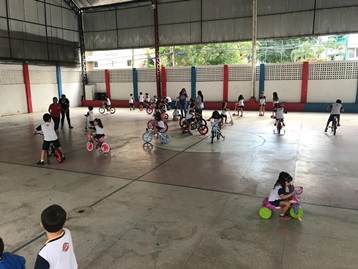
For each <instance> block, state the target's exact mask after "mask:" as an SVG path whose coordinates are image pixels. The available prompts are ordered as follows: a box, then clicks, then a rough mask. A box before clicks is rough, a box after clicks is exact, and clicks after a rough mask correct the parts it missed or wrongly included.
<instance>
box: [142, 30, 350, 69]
mask: <svg viewBox="0 0 358 269" xmlns="http://www.w3.org/2000/svg"><path fill="white" fill-rule="evenodd" d="M345 50H346V46H345V44H344V42H343V41H340V40H337V39H336V38H334V37H331V38H328V39H327V40H325V41H323V40H321V39H320V38H319V37H316V36H313V37H300V38H291V39H268V40H260V41H258V42H257V48H256V54H257V55H256V59H257V62H261V63H282V62H299V61H307V60H334V58H335V57H337V56H340V57H343V56H344V55H345ZM159 54H160V64H161V66H205V65H222V64H248V63H251V59H252V49H251V42H236V43H216V44H198V45H188V46H175V47H161V48H160V51H159ZM154 55H155V53H154V50H149V51H148V54H147V66H148V67H154V66H155V62H154V59H155V57H154ZM173 61H174V63H173Z"/></svg>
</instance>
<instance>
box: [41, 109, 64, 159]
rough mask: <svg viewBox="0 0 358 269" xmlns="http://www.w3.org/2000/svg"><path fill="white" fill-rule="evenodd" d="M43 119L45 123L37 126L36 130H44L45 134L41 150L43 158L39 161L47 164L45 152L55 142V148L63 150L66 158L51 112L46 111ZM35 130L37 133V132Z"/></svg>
mask: <svg viewBox="0 0 358 269" xmlns="http://www.w3.org/2000/svg"><path fill="white" fill-rule="evenodd" d="M42 118H43V120H44V122H45V123H43V124H41V125H39V126H37V128H36V131H42V133H43V136H44V142H43V144H42V150H41V159H40V161H38V162H37V164H39V165H44V164H45V154H46V153H47V151H48V150H49V148H50V144H51V143H53V144H54V146H55V148H58V149H59V150H60V151H61V152H62V158H63V159H64V158H65V156H64V155H63V150H62V147H61V144H60V141H59V140H58V137H57V134H56V132H55V128H54V123H53V122H52V121H51V119H52V117H51V115H50V114H49V113H45V114H44V115H43V117H42ZM36 131H35V134H36Z"/></svg>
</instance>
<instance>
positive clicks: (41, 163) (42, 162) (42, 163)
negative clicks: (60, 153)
mask: <svg viewBox="0 0 358 269" xmlns="http://www.w3.org/2000/svg"><path fill="white" fill-rule="evenodd" d="M37 164H38V165H44V164H45V161H38V162H37Z"/></svg>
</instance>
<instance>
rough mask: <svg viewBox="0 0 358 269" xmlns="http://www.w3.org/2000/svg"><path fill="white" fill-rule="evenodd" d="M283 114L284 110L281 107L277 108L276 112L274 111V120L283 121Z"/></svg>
mask: <svg viewBox="0 0 358 269" xmlns="http://www.w3.org/2000/svg"><path fill="white" fill-rule="evenodd" d="M283 113H284V109H283V107H278V108H277V111H276V119H279V120H281V119H283Z"/></svg>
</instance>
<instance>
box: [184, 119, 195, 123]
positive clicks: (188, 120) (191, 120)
mask: <svg viewBox="0 0 358 269" xmlns="http://www.w3.org/2000/svg"><path fill="white" fill-rule="evenodd" d="M193 121H194V118H190V119H187V120H185V122H186V123H187V124H190V123H192V122H193Z"/></svg>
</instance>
